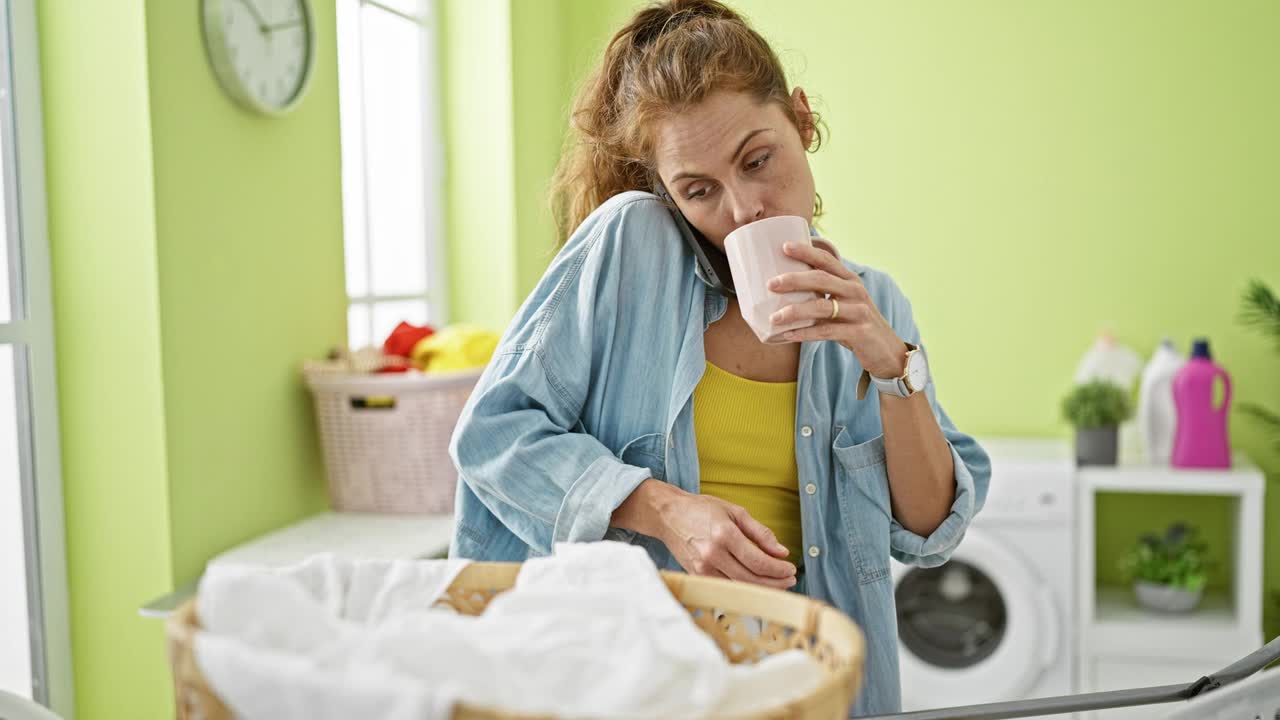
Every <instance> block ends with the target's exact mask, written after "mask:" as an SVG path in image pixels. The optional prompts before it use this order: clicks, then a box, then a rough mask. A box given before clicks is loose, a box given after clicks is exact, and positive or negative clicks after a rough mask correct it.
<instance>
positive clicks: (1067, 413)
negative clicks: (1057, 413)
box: [1062, 380, 1132, 430]
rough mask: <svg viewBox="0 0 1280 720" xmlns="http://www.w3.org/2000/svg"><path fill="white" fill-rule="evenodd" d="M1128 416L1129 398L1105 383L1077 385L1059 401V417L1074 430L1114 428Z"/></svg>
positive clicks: (1119, 388)
mask: <svg viewBox="0 0 1280 720" xmlns="http://www.w3.org/2000/svg"><path fill="white" fill-rule="evenodd" d="M1131 412H1132V408H1131V407H1130V405H1129V394H1128V393H1127V392H1125V390H1124V389H1123V388H1121V387H1120V386H1118V385H1116V384H1114V383H1110V382H1107V381H1106V380H1094V381H1092V382H1088V383H1084V384H1083V385H1077V386H1075V387H1074V388H1072V389H1071V392H1069V393H1067V396H1066V397H1064V398H1063V399H1062V416H1063V417H1064V418H1065V419H1066V420H1067V422H1069V423H1071V424H1072V425H1073V426H1075V427H1076V429H1078V430H1091V429H1095V428H1104V427H1116V426H1118V425H1119V424H1120V423H1122V422H1124V421H1125V420H1126V419H1128V417H1129V414H1130V413H1131Z"/></svg>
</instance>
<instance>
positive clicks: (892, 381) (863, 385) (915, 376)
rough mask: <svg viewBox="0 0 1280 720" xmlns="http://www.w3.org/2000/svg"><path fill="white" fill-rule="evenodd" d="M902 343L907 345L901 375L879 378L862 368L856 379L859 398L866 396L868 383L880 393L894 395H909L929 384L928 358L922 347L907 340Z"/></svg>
mask: <svg viewBox="0 0 1280 720" xmlns="http://www.w3.org/2000/svg"><path fill="white" fill-rule="evenodd" d="M903 344H904V345H906V346H907V362H906V365H905V368H906V369H905V370H903V372H902V375H901V376H900V377H892V378H881V377H876V376H874V375H872V374H871V373H869V372H867V371H866V370H863V371H862V377H861V378H859V379H858V399H859V400H861V399H863V398H865V397H866V396H867V387H868V386H869V385H875V386H876V390H879V391H880V393H881V394H882V395H892V396H894V397H911V396H912V395H915V394H916V393H918V392H920V391H921V390H924V389H925V387H927V386H928V385H929V379H930V376H929V359H928V358H927V357H925V354H924V349H923V348H921V347H920V346H919V345H912V344H911V343H909V342H904V343H903Z"/></svg>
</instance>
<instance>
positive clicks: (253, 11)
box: [240, 0, 267, 33]
mask: <svg viewBox="0 0 1280 720" xmlns="http://www.w3.org/2000/svg"><path fill="white" fill-rule="evenodd" d="M240 4H241V5H244V6H245V7H246V8H249V14H250V15H252V16H253V21H254V22H256V23H258V32H263V33H265V32H267V21H266V20H264V19H263V18H262V15H261V14H260V13H259V12H258V8H256V7H254V6H253V3H251V2H249V0H240Z"/></svg>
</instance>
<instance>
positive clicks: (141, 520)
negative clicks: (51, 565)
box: [38, 0, 173, 718]
mask: <svg viewBox="0 0 1280 720" xmlns="http://www.w3.org/2000/svg"><path fill="white" fill-rule="evenodd" d="M38 10H39V23H40V36H41V37H40V39H41V58H40V62H41V70H42V72H43V78H42V81H43V85H44V119H45V128H44V129H45V141H46V153H45V164H46V175H47V181H46V182H47V192H48V207H49V214H48V217H49V244H50V260H51V267H52V275H53V287H54V297H53V304H54V313H55V331H56V342H57V346H58V386H59V387H58V397H59V405H60V407H59V414H60V419H61V429H60V432H61V444H62V473H63V477H62V481H63V497H64V499H65V506H66V533H67V542H66V547H67V575H68V577H67V581H68V587H69V591H70V598H69V600H70V615H71V639H72V648H73V657H72V662H73V666H74V667H73V672H74V675H75V694H76V706H77V709H78V712H77V715H76V717H78V718H106V717H136V718H159V717H163V716H165V715H166V714H169V715H172V712H171V711H170V709H169V708H171V706H172V700H171V699H170V697H169V695H170V692H169V690H168V677H169V671H168V663H167V661H166V659H165V655H164V645H163V628H162V627H161V625H160V624H159V623H157V622H155V621H153V620H152V621H148V620H143V619H141V618H139V617H138V614H137V608H138V606H139V605H141V604H143V603H144V602H146V600H147V599H148V598H149V597H155V596H157V595H162V594H164V593H167V592H169V590H171V589H172V588H173V564H172V551H171V548H170V532H171V530H172V528H171V525H170V522H169V484H168V476H167V463H168V460H167V456H166V446H165V434H166V428H165V419H164V402H165V398H164V389H163V388H162V387H161V385H160V383H157V382H156V381H155V379H156V378H157V377H159V376H160V375H161V373H162V372H163V370H164V368H163V363H162V358H161V344H162V338H161V333H160V291H159V286H158V279H157V275H158V267H157V265H158V262H157V257H156V251H157V235H156V223H155V204H154V184H153V181H152V174H151V138H150V124H151V121H150V113H149V101H148V93H147V55H146V36H145V22H144V14H143V12H144V9H143V5H142V3H141V2H136V3H116V4H113V5H112V6H111V7H108V6H107V5H106V4H99V3H90V4H88V5H85V6H83V7H72V6H71V4H70V3H65V2H62V1H61V0H45V1H44V2H41V3H39V7H38ZM111 708H120V709H122V711H124V712H123V714H117V715H114V716H112V715H111V713H110V709H111Z"/></svg>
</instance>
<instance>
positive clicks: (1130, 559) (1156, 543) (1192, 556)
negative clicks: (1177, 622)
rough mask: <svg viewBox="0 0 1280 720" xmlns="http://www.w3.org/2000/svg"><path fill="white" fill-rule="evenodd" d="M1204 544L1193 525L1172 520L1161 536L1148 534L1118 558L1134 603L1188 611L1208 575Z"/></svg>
mask: <svg viewBox="0 0 1280 720" xmlns="http://www.w3.org/2000/svg"><path fill="white" fill-rule="evenodd" d="M1209 567H1210V561H1209V556H1208V546H1206V545H1205V544H1204V542H1203V541H1201V540H1200V538H1199V535H1198V533H1197V531H1196V529H1195V528H1193V527H1189V526H1187V525H1186V524H1184V523H1174V524H1173V525H1170V526H1169V529H1168V530H1166V531H1165V534H1164V537H1158V536H1156V535H1154V534H1151V533H1148V534H1146V535H1143V536H1142V537H1140V538H1139V539H1138V543H1137V544H1136V545H1134V546H1133V547H1132V548H1130V549H1129V551H1128V552H1126V553H1125V554H1124V555H1123V556H1122V557H1121V558H1120V569H1121V570H1122V571H1123V572H1124V574H1125V576H1126V577H1129V578H1132V580H1133V591H1134V595H1135V596H1136V597H1137V599H1138V604H1139V605H1141V606H1143V607H1145V608H1149V609H1151V610H1159V611H1161V612H1189V611H1191V610H1194V609H1195V607H1196V606H1197V605H1199V604H1200V596H1201V594H1202V593H1203V592H1204V585H1205V582H1206V581H1207V580H1208V578H1209Z"/></svg>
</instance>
